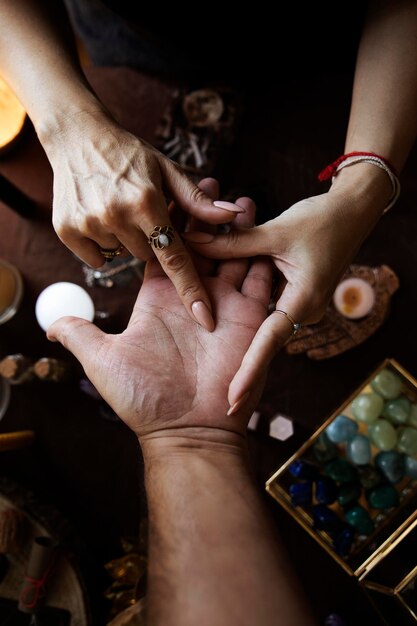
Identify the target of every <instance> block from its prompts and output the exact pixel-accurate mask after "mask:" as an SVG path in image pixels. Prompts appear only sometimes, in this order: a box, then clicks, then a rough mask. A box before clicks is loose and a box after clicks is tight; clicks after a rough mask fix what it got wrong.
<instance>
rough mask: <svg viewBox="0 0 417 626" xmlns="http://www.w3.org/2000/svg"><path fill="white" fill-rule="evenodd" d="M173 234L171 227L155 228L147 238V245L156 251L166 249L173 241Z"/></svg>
mask: <svg viewBox="0 0 417 626" xmlns="http://www.w3.org/2000/svg"><path fill="white" fill-rule="evenodd" d="M174 237H175V233H174V229H173V228H172V226H155V227H154V229H153V231H152V232H151V234H150V235H149V238H148V243H149V244H150V245H151V246H153V247H154V248H155V249H156V250H161V249H162V248H168V246H170V245H171V243H172V242H173V241H174Z"/></svg>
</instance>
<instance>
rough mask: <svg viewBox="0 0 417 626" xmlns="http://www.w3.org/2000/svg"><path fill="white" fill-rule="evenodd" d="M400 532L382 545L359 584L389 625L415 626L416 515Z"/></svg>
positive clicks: (416, 618) (407, 521) (414, 514)
mask: <svg viewBox="0 0 417 626" xmlns="http://www.w3.org/2000/svg"><path fill="white" fill-rule="evenodd" d="M403 526H404V530H403V532H402V533H401V534H400V535H399V536H397V537H396V539H393V540H391V538H389V539H388V540H387V541H385V542H384V543H383V544H382V545H381V546H380V548H379V550H378V551H377V553H376V554H375V557H374V559H373V560H372V561H371V562H370V563H368V566H367V568H366V570H365V571H364V572H363V573H362V574H361V576H360V577H359V581H360V584H361V586H362V588H363V589H364V590H365V592H366V594H367V595H368V597H369V599H370V600H371V602H372V604H373V605H374V606H375V608H376V610H377V612H378V613H379V615H380V617H381V618H382V620H383V621H385V622H386V623H387V624H388V625H392V624H401V625H402V626H413V625H414V626H415V624H416V623H417V564H416V557H417V552H416V545H417V511H415V512H414V513H413V514H412V515H411V516H410V517H409V519H408V520H406V521H405V523H404V525H403Z"/></svg>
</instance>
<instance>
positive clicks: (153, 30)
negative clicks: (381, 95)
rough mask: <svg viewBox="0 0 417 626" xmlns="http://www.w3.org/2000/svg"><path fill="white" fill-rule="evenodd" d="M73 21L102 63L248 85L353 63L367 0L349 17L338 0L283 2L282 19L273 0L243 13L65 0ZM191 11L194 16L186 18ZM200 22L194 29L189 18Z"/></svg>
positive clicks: (128, 0)
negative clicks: (273, 12)
mask: <svg viewBox="0 0 417 626" xmlns="http://www.w3.org/2000/svg"><path fill="white" fill-rule="evenodd" d="M65 3H66V6H67V8H68V11H69V13H70V15H71V18H72V21H73V24H74V26H75V28H76V30H77V31H78V33H79V35H80V37H81V38H82V39H83V41H84V43H85V45H86V47H87V50H88V52H89V54H90V56H91V57H92V59H93V61H94V62H95V63H96V64H98V65H127V66H130V67H136V68H138V69H141V70H144V71H147V72H149V73H152V74H158V75H161V76H164V77H166V78H171V79H175V80H177V81H178V80H180V79H187V80H189V79H194V80H195V81H198V82H201V81H202V80H207V79H209V80H210V79H211V80H213V79H216V80H225V81H227V82H229V83H238V84H240V85H241V86H245V85H247V84H254V83H256V82H259V81H260V82H264V81H268V82H272V83H273V82H276V83H278V84H279V81H280V77H281V76H285V77H288V76H290V75H291V74H296V75H297V76H307V75H311V74H314V73H317V72H320V73H321V72H323V71H327V70H329V69H330V70H333V69H338V70H349V71H350V70H351V69H352V68H353V65H354V61H355V57H356V49H357V45H358V41H359V36H360V30H361V26H362V22H363V17H364V6H365V5H366V3H365V2H362V3H357V4H358V5H359V6H355V7H352V5H345V7H344V15H343V23H342V24H341V23H340V22H338V21H337V20H336V18H333V20H332V21H333V28H331V29H330V28H329V27H328V23H329V16H330V18H331V16H334V4H333V3H330V2H326V1H323V2H320V3H315V2H305V3H298V2H290V3H284V2H280V3H279V5H278V15H279V19H278V21H275V20H274V19H273V18H272V17H271V16H270V15H269V12H270V7H271V4H270V3H266V2H261V3H259V2H258V3H254V4H253V5H252V6H251V11H250V12H247V13H245V12H244V11H243V10H239V13H238V14H236V15H235V19H232V20H229V19H227V17H225V16H224V15H223V8H224V2H223V3H221V2H218V1H217V0H215V1H214V2H210V3H207V4H206V5H201V4H200V5H198V12H197V11H196V15H195V16H192V15H191V16H190V13H189V11H190V9H188V10H187V9H186V7H184V5H179V4H178V3H171V4H164V5H163V6H161V5H159V4H157V3H155V0H151V3H146V2H143V0H142V2H141V3H140V6H138V4H137V3H135V2H134V0H65ZM184 16H186V17H184ZM190 23H191V24H193V28H191V29H190V28H189V27H188V24H190Z"/></svg>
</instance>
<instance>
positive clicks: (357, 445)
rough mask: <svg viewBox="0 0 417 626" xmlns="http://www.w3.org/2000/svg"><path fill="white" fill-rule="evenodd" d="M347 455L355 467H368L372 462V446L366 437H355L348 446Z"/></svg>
mask: <svg viewBox="0 0 417 626" xmlns="http://www.w3.org/2000/svg"><path fill="white" fill-rule="evenodd" d="M347 455H348V457H349V459H350V460H351V461H352V463H354V464H355V465H367V464H368V463H369V461H370V460H371V445H370V443H369V439H368V437H365V435H355V436H354V437H352V439H351V440H350V441H348V444H347Z"/></svg>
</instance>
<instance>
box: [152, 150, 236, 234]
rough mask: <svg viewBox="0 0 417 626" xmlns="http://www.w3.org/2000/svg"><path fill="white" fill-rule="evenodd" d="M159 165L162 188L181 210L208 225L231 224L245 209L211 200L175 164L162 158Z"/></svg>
mask: <svg viewBox="0 0 417 626" xmlns="http://www.w3.org/2000/svg"><path fill="white" fill-rule="evenodd" d="M159 165H160V168H161V172H162V177H163V181H164V188H166V189H167V190H168V191H169V193H170V194H171V196H172V198H173V199H174V200H175V202H176V204H178V206H179V207H181V209H183V210H184V211H186V212H187V213H190V214H191V215H193V216H194V217H196V218H198V219H200V220H202V221H203V222H207V223H209V224H225V223H227V222H231V221H232V220H233V219H234V217H236V215H237V214H239V213H244V212H245V209H244V208H242V207H240V206H238V205H237V204H233V203H232V202H224V201H223V200H212V199H211V198H210V197H209V196H208V195H207V194H206V193H205V192H204V191H203V189H200V188H199V187H197V185H195V184H194V183H193V182H192V181H191V180H190V179H189V178H188V176H187V175H186V174H185V173H184V172H183V171H182V169H181V168H180V167H179V165H177V164H176V163H173V162H172V161H170V160H169V159H167V158H165V157H163V158H161V159H159Z"/></svg>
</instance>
